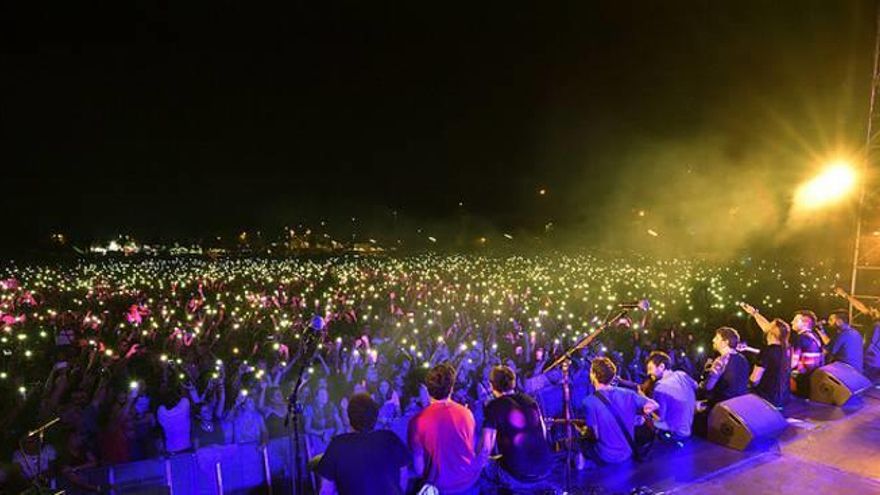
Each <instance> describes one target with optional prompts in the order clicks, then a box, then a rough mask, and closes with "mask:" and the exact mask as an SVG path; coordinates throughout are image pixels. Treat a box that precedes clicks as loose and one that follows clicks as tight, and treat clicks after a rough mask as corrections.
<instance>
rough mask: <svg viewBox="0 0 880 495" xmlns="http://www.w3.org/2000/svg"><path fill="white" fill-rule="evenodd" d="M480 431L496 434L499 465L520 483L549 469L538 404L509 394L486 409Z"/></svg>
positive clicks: (526, 396)
mask: <svg viewBox="0 0 880 495" xmlns="http://www.w3.org/2000/svg"><path fill="white" fill-rule="evenodd" d="M483 428H492V429H494V430H496V431H497V446H498V450H499V451H500V452H501V459H500V461H499V462H500V464H501V467H502V468H504V470H505V471H507V472H508V473H510V474H511V475H512V476H514V477H515V478H517V479H519V480H520V481H531V480H535V479H541V478H543V477H544V476H546V475H547V472H548V471H549V470H550V468H551V454H550V448H549V446H548V444H547V440H546V439H545V437H544V426H543V423H542V420H541V411H540V409H539V408H538V404H537V403H536V402H535V401H534V400H533V399H532V398H531V397H529V396H528V395H526V394H523V393H511V394H509V395H502V396H500V397H497V398H495V399H492V400H491V401H490V402H489V403H488V404H487V405H486V408H485V421H484V422H483Z"/></svg>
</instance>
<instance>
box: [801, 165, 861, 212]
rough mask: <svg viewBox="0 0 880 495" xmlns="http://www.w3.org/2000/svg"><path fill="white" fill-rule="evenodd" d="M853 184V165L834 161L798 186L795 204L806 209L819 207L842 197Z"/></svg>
mask: <svg viewBox="0 0 880 495" xmlns="http://www.w3.org/2000/svg"><path fill="white" fill-rule="evenodd" d="M855 185H856V172H855V170H854V169H853V167H852V166H851V165H850V164H849V163H847V162H845V161H836V162H833V163H831V164H829V165H828V167H826V168H825V170H823V171H822V173H820V174H819V175H817V176H816V177H814V178H813V179H811V180H810V181H808V182H806V183H804V184H803V185H801V186H800V187H799V188H798V190H797V193H796V194H795V204H796V205H797V206H798V207H800V208H802V209H806V210H814V209H817V208H821V207H823V206H826V205H829V204H832V203H835V202H837V201H839V200H841V199H843V198H844V197H845V196H846V195H847V194H849V193H850V192H851V191H852V190H853V188H854V186H855Z"/></svg>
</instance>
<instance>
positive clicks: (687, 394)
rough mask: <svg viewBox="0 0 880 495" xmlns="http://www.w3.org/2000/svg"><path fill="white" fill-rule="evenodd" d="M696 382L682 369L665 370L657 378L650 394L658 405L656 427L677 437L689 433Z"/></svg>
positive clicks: (695, 400)
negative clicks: (661, 375) (658, 418)
mask: <svg viewBox="0 0 880 495" xmlns="http://www.w3.org/2000/svg"><path fill="white" fill-rule="evenodd" d="M696 390H697V382H695V381H694V379H693V378H691V377H690V376H689V375H688V374H687V373H685V372H684V371H667V372H666V373H664V375H663V378H661V379H660V380H657V383H656V384H655V385H654V391H653V395H652V396H651V397H652V398H653V399H654V400H655V401H657V404H659V405H660V407H659V409H658V410H657V414H658V415H659V416H660V420H659V421H657V422H656V423H655V425H656V426H657V428H659V429H661V430H664V431H668V432H670V433H672V434H674V435H677V436H679V437H689V436H690V435H691V424H692V423H693V421H694V407H695V405H696V402H697V395H696Z"/></svg>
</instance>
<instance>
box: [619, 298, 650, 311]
mask: <svg viewBox="0 0 880 495" xmlns="http://www.w3.org/2000/svg"><path fill="white" fill-rule="evenodd" d="M617 307H618V308H623V309H641V310H642V311H648V310H649V309H651V302H650V301H648V300H647V299H641V300H639V301H628V302H622V303H618V304H617Z"/></svg>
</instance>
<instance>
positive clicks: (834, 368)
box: [810, 363, 871, 406]
mask: <svg viewBox="0 0 880 495" xmlns="http://www.w3.org/2000/svg"><path fill="white" fill-rule="evenodd" d="M870 387H871V381H870V380H868V379H867V378H866V377H865V376H864V375H862V374H861V373H859V372H858V371H856V369H855V368H853V367H852V366H850V365H848V364H846V363H831V364H829V365H826V366H823V367H821V368H819V369H817V370H816V371H814V372H813V373H812V374H811V375H810V400H812V401H816V402H822V403H824V404H834V405H835V406H842V405H844V404H846V403H847V401H849V400H850V399H851V398H852V397H853V396H854V395H858V394H860V393H862V392H864V391H865V390H867V389H868V388H870Z"/></svg>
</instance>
